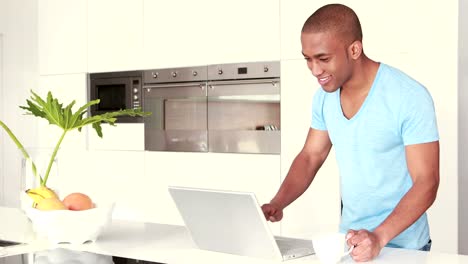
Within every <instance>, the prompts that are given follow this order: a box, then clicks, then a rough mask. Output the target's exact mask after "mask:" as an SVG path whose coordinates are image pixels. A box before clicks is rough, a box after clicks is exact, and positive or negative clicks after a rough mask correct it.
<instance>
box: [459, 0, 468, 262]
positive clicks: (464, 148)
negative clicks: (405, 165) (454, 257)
mask: <svg viewBox="0 0 468 264" xmlns="http://www.w3.org/2000/svg"><path fill="white" fill-rule="evenodd" d="M458 14H459V15H458V19H459V20H458V93H459V97H458V113H459V116H458V124H459V129H458V148H459V149H458V179H459V182H458V194H459V199H458V200H459V206H458V212H459V214H460V215H459V218H458V232H459V236H458V238H459V240H458V243H459V244H458V251H459V253H461V254H468V226H467V225H466V223H468V195H467V194H466V192H467V190H468V162H467V157H468V105H467V104H466V103H467V102H468V74H467V73H468V48H467V46H466V43H468V17H467V15H468V1H465V0H460V1H459V11H458Z"/></svg>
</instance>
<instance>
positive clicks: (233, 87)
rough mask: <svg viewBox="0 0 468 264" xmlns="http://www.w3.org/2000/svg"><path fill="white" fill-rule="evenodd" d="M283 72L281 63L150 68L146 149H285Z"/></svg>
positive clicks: (146, 75) (145, 76)
mask: <svg viewBox="0 0 468 264" xmlns="http://www.w3.org/2000/svg"><path fill="white" fill-rule="evenodd" d="M279 73H280V67H279V62H254V63H236V64H219V65H209V66H202V67H190V68H175V69H157V70H148V71H145V72H144V74H143V80H144V85H143V94H144V102H145V103H144V110H145V111H150V112H152V113H153V114H152V115H151V116H149V117H147V118H145V120H144V122H145V149H146V150H153V151H197V152H198V151H199V152H207V151H210V152H230V153H271V154H278V153H280V128H281V125H280V78H279Z"/></svg>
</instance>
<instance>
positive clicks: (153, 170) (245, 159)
mask: <svg viewBox="0 0 468 264" xmlns="http://www.w3.org/2000/svg"><path fill="white" fill-rule="evenodd" d="M279 161H280V157H279V155H258V154H226V153H189V152H185V153H184V152H145V177H146V182H147V183H148V184H147V186H150V189H151V190H150V192H149V193H151V194H152V199H151V207H152V208H154V210H151V211H147V212H146V214H147V215H146V219H147V220H148V221H151V222H158V223H167V224H183V221H182V218H181V217H180V215H179V212H178V211H177V208H176V206H175V204H174V202H173V200H172V198H171V196H170V195H169V192H168V190H167V187H168V186H169V185H175V186H187V187H195V188H208V189H223V190H232V191H248V192H254V193H255V195H256V196H257V199H258V202H259V204H260V205H261V204H263V203H266V202H268V201H270V199H272V198H273V195H274V194H275V193H276V191H277V190H278V188H279V167H280V162H279ZM270 227H271V229H272V230H273V232H274V233H275V234H279V231H280V230H279V227H280V226H279V223H272V224H271V225H270Z"/></svg>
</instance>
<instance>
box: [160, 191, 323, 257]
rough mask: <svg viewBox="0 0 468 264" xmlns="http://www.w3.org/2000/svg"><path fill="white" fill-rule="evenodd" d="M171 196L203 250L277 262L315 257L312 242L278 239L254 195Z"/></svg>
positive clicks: (186, 193) (174, 193)
mask: <svg viewBox="0 0 468 264" xmlns="http://www.w3.org/2000/svg"><path fill="white" fill-rule="evenodd" d="M169 193H170V194H171V196H172V198H173V200H174V202H175V204H176V206H177V209H178V210H179V212H180V215H181V216H182V219H183V220H184V222H185V225H186V227H187V229H188V230H189V232H190V235H191V236H192V239H193V241H194V242H195V244H196V245H197V246H198V247H199V248H200V249H204V250H211V251H217V252H223V253H229V254H236V255H242V256H249V257H257V258H265V259H274V260H289V259H294V258H299V257H303V256H307V255H312V254H314V250H313V247H312V241H311V240H305V239H296V238H287V237H274V236H273V234H272V232H271V230H270V228H269V226H268V223H267V221H266V219H265V216H264V214H263V211H262V209H261V208H260V206H259V204H258V202H257V199H256V197H255V194H253V193H250V192H233V191H224V190H208V189H198V188H186V187H177V186H169Z"/></svg>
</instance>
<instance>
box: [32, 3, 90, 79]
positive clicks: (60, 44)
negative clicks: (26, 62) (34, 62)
mask: <svg viewBox="0 0 468 264" xmlns="http://www.w3.org/2000/svg"><path fill="white" fill-rule="evenodd" d="M86 13H87V1H71V0H65V1H63V0H41V1H38V46H39V47H38V53H39V74H40V75H48V74H64V73H79V72H86V70H87V60H86V53H87V50H86V42H87V34H86V24H87V21H86Z"/></svg>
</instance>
